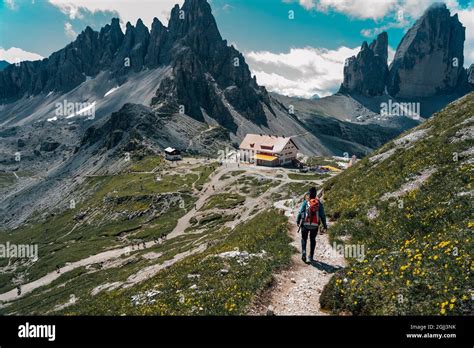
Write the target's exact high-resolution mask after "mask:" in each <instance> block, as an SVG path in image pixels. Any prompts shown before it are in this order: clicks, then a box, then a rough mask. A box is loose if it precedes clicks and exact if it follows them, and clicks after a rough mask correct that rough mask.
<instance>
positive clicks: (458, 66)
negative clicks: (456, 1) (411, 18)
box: [387, 3, 466, 98]
mask: <svg viewBox="0 0 474 348" xmlns="http://www.w3.org/2000/svg"><path fill="white" fill-rule="evenodd" d="M464 40H465V28H464V27H463V25H462V24H461V22H460V21H459V19H458V16H457V15H454V16H451V13H450V11H449V10H448V8H447V7H446V5H445V4H442V3H435V4H433V5H431V6H430V7H429V8H428V9H427V10H426V11H425V13H424V14H423V15H422V16H421V18H420V19H418V21H416V23H415V24H414V25H413V27H412V28H410V30H408V32H407V33H406V35H405V36H404V37H403V39H402V41H401V42H400V44H399V46H398V48H397V52H396V54H395V58H394V60H393V62H392V65H391V67H390V73H389V78H388V82H387V88H388V92H389V93H390V94H391V95H392V96H396V97H412V98H413V97H431V96H434V95H439V94H450V93H454V92H456V91H457V90H459V88H460V84H462V83H463V81H465V80H466V76H465V75H466V71H465V69H464V68H463V65H464Z"/></svg>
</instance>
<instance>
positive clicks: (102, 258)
mask: <svg viewBox="0 0 474 348" xmlns="http://www.w3.org/2000/svg"><path fill="white" fill-rule="evenodd" d="M235 170H243V171H244V173H243V174H242V175H249V174H256V175H259V176H261V177H263V178H266V179H272V180H276V181H279V182H280V185H278V186H276V187H273V188H271V189H270V190H268V191H267V192H266V193H265V194H263V195H261V196H259V197H256V198H251V197H247V200H246V202H245V206H264V203H265V202H267V201H268V197H269V196H270V195H271V193H273V192H277V191H278V190H279V189H280V187H281V186H282V185H284V184H285V183H289V182H300V181H297V180H292V179H289V178H288V175H287V173H286V172H284V171H277V172H275V169H274V168H261V167H255V166H240V167H239V166H237V164H226V165H225V166H222V167H219V168H218V169H216V171H215V172H214V173H213V174H212V175H211V177H210V180H209V181H208V182H207V183H206V184H204V185H203V188H202V191H201V192H200V193H199V198H198V200H197V201H196V205H195V207H193V209H191V210H189V211H188V212H187V213H186V214H185V215H184V216H183V217H181V218H180V219H179V220H178V222H177V225H176V227H175V228H174V229H173V231H172V232H170V233H169V234H168V236H167V240H168V241H169V240H171V239H173V238H175V237H178V236H180V235H182V234H184V231H185V230H186V229H187V228H188V227H190V225H191V224H190V219H191V218H192V217H193V216H195V214H196V212H197V211H198V210H199V209H201V208H202V206H203V205H204V204H205V202H206V201H207V199H208V198H209V197H211V196H212V195H214V194H216V193H219V192H223V189H224V188H226V187H227V186H228V185H230V184H232V183H233V182H235V180H236V179H237V178H238V176H233V177H229V178H227V179H224V180H223V179H222V177H223V176H224V175H226V174H229V173H230V172H232V171H235ZM276 174H283V176H282V177H279V178H277V177H276ZM315 184H318V185H319V184H321V182H320V181H318V182H315ZM277 205H278V208H281V209H286V210H287V214H288V215H290V214H291V211H290V210H289V209H288V208H287V207H285V206H284V205H283V204H282V202H279V204H277ZM250 215H251V210H250V209H247V210H246V211H245V212H244V213H243V214H242V215H241V216H240V218H239V219H237V220H235V221H233V222H232V223H229V225H230V224H231V225H232V226H231V228H234V227H235V226H237V225H238V224H239V223H242V222H244V221H246V220H248V219H249V218H250ZM293 220H294V219H293ZM292 234H296V226H295V228H294V231H292ZM294 238H296V236H295V237H294ZM325 238H326V239H325ZM297 244H298V245H299V242H298V243H297ZM155 245H156V243H155V242H152V241H149V242H146V245H145V248H144V249H148V248H151V247H153V246H155ZM323 245H327V236H318V244H317V251H316V255H320V253H321V247H322V246H323ZM199 251H203V250H202V248H197V249H195V250H192V253H195V252H199ZM130 252H132V248H131V247H130V246H126V247H121V248H117V249H112V250H107V251H104V252H101V253H98V254H96V255H92V256H89V257H86V258H84V259H82V260H79V261H76V262H71V263H68V264H66V265H65V266H64V267H62V268H61V273H57V272H56V271H52V272H50V273H48V274H46V275H45V276H43V277H42V278H39V279H36V280H34V281H32V282H29V283H27V284H23V285H22V286H21V290H22V293H21V295H18V294H17V290H16V289H13V290H10V291H8V292H5V293H2V294H0V302H10V301H12V300H16V299H18V298H21V297H23V296H24V295H26V294H28V293H30V292H32V291H33V290H35V289H37V288H40V287H42V286H45V285H48V284H51V283H52V282H53V281H54V280H56V279H58V278H59V277H60V276H61V275H62V274H64V273H66V272H70V271H72V270H74V269H76V268H79V267H84V266H88V265H91V264H97V263H101V262H106V261H110V260H113V259H118V258H120V257H122V256H123V255H128V253H130ZM192 253H191V254H192ZM186 256H189V255H188V254H187V253H183V255H180V257H177V258H173V259H172V260H168V262H165V263H164V264H163V265H161V264H160V265H153V266H150V267H149V268H147V269H144V270H143V272H139V274H137V275H136V276H137V278H136V279H133V280H135V281H132V283H136V282H137V280H138V279H143V278H147V276H149V275H150V274H154V273H156V272H157V271H159V270H161V269H162V268H163V267H168V266H170V265H171V264H173V263H175V262H177V261H178V260H180V259H181V258H183V257H186ZM323 261H324V260H323ZM332 261H334V260H328V262H329V263H331V262H332ZM299 263H300V264H301V260H299ZM296 264H297V263H296ZM299 266H301V267H299V268H301V272H296V273H298V274H296V273H295V275H292V276H290V277H289V278H288V279H290V278H295V280H296V281H297V284H299V283H298V282H300V281H304V279H305V277H306V279H312V278H311V277H312V275H311V272H310V273H308V274H306V273H304V272H303V271H305V272H308V270H309V271H310V270H311V266H306V267H303V266H305V265H302V264H301V265H299ZM299 273H301V274H299ZM319 273H321V274H319ZM319 273H318V274H319V275H318V277H319V278H321V279H322V278H324V279H325V280H324V284H325V283H326V282H327V281H328V280H329V277H330V275H328V274H323V272H322V271H321V272H319ZM300 275H301V277H300V278H301V279H300V278H298V279H297V278H296V277H299V276H300ZM319 278H318V279H319ZM326 278H327V279H326ZM318 282H320V283H321V282H322V280H319V281H318ZM324 284H323V285H324ZM293 285H294V284H293ZM285 288H290V287H288V286H286V287H285ZM293 288H296V287H293ZM321 288H322V287H321ZM281 296H285V295H284V294H282V295H281ZM288 296H290V298H291V296H294V295H291V294H288ZM318 300H319V295H318ZM277 302H278V301H277ZM275 308H276V307H275ZM282 313H284V312H282ZM279 314H280V313H279ZM307 314H308V313H307Z"/></svg>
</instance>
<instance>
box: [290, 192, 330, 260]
mask: <svg viewBox="0 0 474 348" xmlns="http://www.w3.org/2000/svg"><path fill="white" fill-rule="evenodd" d="M316 195H317V190H316V188H315V187H311V188H310V190H309V192H308V194H307V195H305V199H304V201H303V204H301V208H300V211H299V212H298V217H297V218H296V224H297V225H298V226H299V228H300V230H301V252H302V255H301V259H302V260H303V262H304V263H306V262H307V260H306V242H307V240H308V234H309V241H310V252H309V262H310V263H312V262H313V261H314V249H315V248H316V235H317V234H318V229H319V224H320V223H321V222H322V224H323V226H324V230H326V229H327V224H326V215H325V214H324V206H323V203H322V202H321V201H320V200H319V199H318V197H317V196H316Z"/></svg>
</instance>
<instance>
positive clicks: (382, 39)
mask: <svg viewBox="0 0 474 348" xmlns="http://www.w3.org/2000/svg"><path fill="white" fill-rule="evenodd" d="M370 49H371V50H372V51H373V52H374V54H375V55H376V56H379V57H381V58H382V59H383V60H385V61H386V60H387V59H388V34H387V33H386V32H385V31H384V32H383V33H381V34H379V35H378V36H377V38H376V39H375V40H374V41H372V43H371V44H370Z"/></svg>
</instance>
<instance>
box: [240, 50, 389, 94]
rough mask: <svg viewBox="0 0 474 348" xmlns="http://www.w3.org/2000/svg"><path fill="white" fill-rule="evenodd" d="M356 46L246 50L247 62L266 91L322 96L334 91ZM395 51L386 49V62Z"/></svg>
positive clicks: (357, 51) (356, 51) (354, 53)
mask: <svg viewBox="0 0 474 348" xmlns="http://www.w3.org/2000/svg"><path fill="white" fill-rule="evenodd" d="M359 50H360V47H356V48H348V47H344V46H342V47H339V48H338V49H336V50H328V49H325V48H313V47H305V48H292V49H291V50H290V52H288V53H279V54H277V53H272V52H268V51H261V52H248V53H246V54H245V58H246V61H247V63H248V64H249V66H250V70H251V72H252V74H253V75H255V76H256V77H257V81H258V83H259V84H260V85H263V86H265V87H266V88H267V89H268V90H269V91H271V92H276V93H280V94H283V95H288V96H292V97H302V98H311V97H312V96H314V95H315V94H317V95H319V96H320V97H325V96H328V95H331V94H334V93H335V92H337V91H338V89H339V86H340V85H341V83H342V80H343V72H344V62H345V60H346V58H349V57H351V56H355V55H357V54H358V53H359ZM394 56H395V50H394V49H393V48H391V47H389V48H388V62H389V64H390V62H391V61H392V60H393V57H394Z"/></svg>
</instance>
